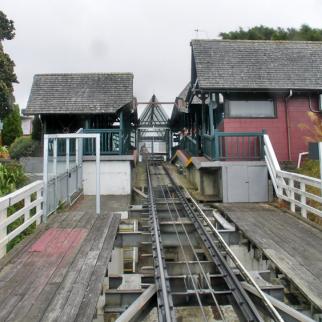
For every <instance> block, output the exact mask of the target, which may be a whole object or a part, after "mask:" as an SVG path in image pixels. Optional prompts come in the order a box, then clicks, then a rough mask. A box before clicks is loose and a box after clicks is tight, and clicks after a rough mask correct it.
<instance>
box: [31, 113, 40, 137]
mask: <svg viewBox="0 0 322 322" xmlns="http://www.w3.org/2000/svg"><path fill="white" fill-rule="evenodd" d="M41 134H42V126H41V121H40V118H39V116H38V115H35V117H34V119H33V121H32V134H31V138H32V139H33V140H35V141H40V140H41Z"/></svg>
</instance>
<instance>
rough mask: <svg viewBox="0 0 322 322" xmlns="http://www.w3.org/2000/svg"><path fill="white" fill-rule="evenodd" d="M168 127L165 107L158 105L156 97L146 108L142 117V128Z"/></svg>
mask: <svg viewBox="0 0 322 322" xmlns="http://www.w3.org/2000/svg"><path fill="white" fill-rule="evenodd" d="M167 125H168V116H167V113H166V112H165V110H164V109H163V107H162V106H161V105H160V104H159V103H158V100H157V98H156V96H155V95H153V96H152V98H151V99H150V103H149V104H148V105H147V106H146V107H145V108H144V110H143V112H142V114H141V116H140V126H148V127H151V126H156V127H162V126H167Z"/></svg>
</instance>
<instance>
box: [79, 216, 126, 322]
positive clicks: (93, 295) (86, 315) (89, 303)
mask: <svg viewBox="0 0 322 322" xmlns="http://www.w3.org/2000/svg"><path fill="white" fill-rule="evenodd" d="M120 219H121V217H120V215H113V219H112V221H111V224H110V227H109V230H108V233H107V235H106V238H105V241H104V245H103V248H102V250H101V252H100V255H99V258H98V260H97V263H96V265H95V268H94V271H93V274H92V276H91V280H90V283H89V287H88V288H87V290H86V293H85V294H84V298H83V300H82V305H81V306H80V308H79V311H78V313H77V316H76V321H84V322H87V321H92V319H93V317H94V314H95V312H96V305H97V301H98V298H99V296H100V293H101V291H102V284H103V280H104V277H105V273H106V270H107V267H108V263H109V261H110V258H111V255H112V250H113V244H114V240H115V238H116V234H117V230H118V226H119V223H120Z"/></svg>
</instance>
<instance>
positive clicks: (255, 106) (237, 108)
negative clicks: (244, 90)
mask: <svg viewBox="0 0 322 322" xmlns="http://www.w3.org/2000/svg"><path fill="white" fill-rule="evenodd" d="M226 113H227V114H226V115H227V117H241V118H243V117H245V118H248V117H255V118H256V117H275V106H274V102H273V100H265V101H260V100H258V101H257V100H256V101H255V100H249V101H246V100H245V101H240V100H229V101H227V109H226Z"/></svg>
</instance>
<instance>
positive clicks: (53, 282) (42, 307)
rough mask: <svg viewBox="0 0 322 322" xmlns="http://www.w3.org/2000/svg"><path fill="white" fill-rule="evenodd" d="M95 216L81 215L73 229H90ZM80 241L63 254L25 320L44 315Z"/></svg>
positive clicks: (79, 245) (78, 248) (34, 319)
mask: <svg viewBox="0 0 322 322" xmlns="http://www.w3.org/2000/svg"><path fill="white" fill-rule="evenodd" d="M95 219H96V216H93V215H88V214H87V215H83V216H82V218H81V220H80V221H79V222H78V223H77V224H76V226H75V229H77V228H86V230H88V231H89V230H90V229H91V227H92V225H93V223H94V222H95ZM81 245H82V244H81V243H78V241H77V240H76V241H75V245H73V246H72V247H71V248H70V249H69V250H68V251H67V253H66V254H65V256H64V258H63V260H62V261H61V262H60V263H59V265H58V266H57V268H56V270H55V272H54V273H53V274H52V276H51V278H50V279H49V280H48V282H47V284H46V286H45V287H44V288H43V290H42V291H41V293H40V294H39V295H38V297H37V299H36V300H35V303H34V305H33V306H32V307H31V309H30V311H29V312H28V314H27V315H26V317H25V318H26V321H33V322H36V321H39V320H40V319H41V318H42V316H43V315H44V313H45V311H46V309H47V307H48V305H49V303H50V302H51V301H52V299H53V298H54V296H55V294H56V292H57V290H58V288H59V286H60V284H61V282H62V281H63V278H64V277H65V275H66V273H67V271H68V268H69V266H70V265H71V263H72V262H73V259H74V257H75V256H76V254H77V253H78V251H79V250H80V248H81Z"/></svg>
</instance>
